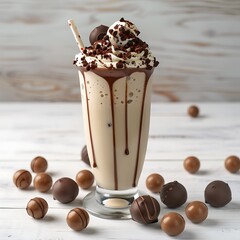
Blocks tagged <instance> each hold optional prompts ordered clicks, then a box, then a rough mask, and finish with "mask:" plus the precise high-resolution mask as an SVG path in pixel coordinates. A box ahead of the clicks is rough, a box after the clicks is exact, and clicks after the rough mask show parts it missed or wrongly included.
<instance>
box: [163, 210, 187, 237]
mask: <svg viewBox="0 0 240 240" xmlns="http://www.w3.org/2000/svg"><path fill="white" fill-rule="evenodd" d="M160 226H161V229H162V230H163V231H164V232H165V233H167V234H168V235H169V236H177V235H179V234H180V233H182V232H183V230H184V228H185V220H184V218H183V216H182V215H180V214H179V213H176V212H170V213H167V214H165V215H164V216H163V217H162V219H161V221H160Z"/></svg>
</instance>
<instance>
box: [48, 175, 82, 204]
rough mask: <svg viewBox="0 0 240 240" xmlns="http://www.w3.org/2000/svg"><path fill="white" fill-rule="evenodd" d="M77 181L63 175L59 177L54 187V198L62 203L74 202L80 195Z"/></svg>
mask: <svg viewBox="0 0 240 240" xmlns="http://www.w3.org/2000/svg"><path fill="white" fill-rule="evenodd" d="M78 192H79V188H78V185H77V183H76V182H75V181H74V180H72V179H71V178H67V177H63V178H60V179H58V180H57V181H56V182H55V183H54V184H53V187H52V194H53V199H54V200H55V199H56V200H58V201H59V202H61V203H69V202H72V201H73V200H74V199H75V198H76V197H77V195H78Z"/></svg>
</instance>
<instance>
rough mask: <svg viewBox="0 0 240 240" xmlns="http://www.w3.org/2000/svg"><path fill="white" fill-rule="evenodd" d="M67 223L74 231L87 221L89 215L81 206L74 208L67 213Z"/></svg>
mask: <svg viewBox="0 0 240 240" xmlns="http://www.w3.org/2000/svg"><path fill="white" fill-rule="evenodd" d="M66 221H67V224H68V226H69V227H70V228H72V229H73V230H75V231H81V230H83V229H84V228H86V227H87V225H88V223H89V215H88V213H87V211H86V210H84V209H83V208H74V209H72V210H71V211H70V212H69V213H68V215H67V219H66Z"/></svg>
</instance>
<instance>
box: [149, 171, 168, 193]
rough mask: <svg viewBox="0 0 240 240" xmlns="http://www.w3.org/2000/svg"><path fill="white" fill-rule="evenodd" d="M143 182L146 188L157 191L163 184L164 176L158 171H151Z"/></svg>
mask: <svg viewBox="0 0 240 240" xmlns="http://www.w3.org/2000/svg"><path fill="white" fill-rule="evenodd" d="M145 183H146V187H147V189H148V190H150V191H151V192H153V193H159V192H160V190H161V188H162V186H163V184H164V178H163V177H162V176H161V175H160V174H158V173H153V174H150V175H149V176H148V177H147V179H146V182H145Z"/></svg>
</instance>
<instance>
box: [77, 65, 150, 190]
mask: <svg viewBox="0 0 240 240" xmlns="http://www.w3.org/2000/svg"><path fill="white" fill-rule="evenodd" d="M80 71H81V73H82V75H83V78H84V84H85V92H86V104H87V114H88V126H89V134H90V140H91V149H92V153H93V167H97V162H96V156H95V151H94V144H93V138H94V136H92V131H91V119H90V112H89V111H90V110H89V103H88V94H87V92H88V91H87V85H86V79H85V74H84V72H85V71H87V70H86V69H84V68H80ZM91 71H92V72H93V73H95V74H96V75H98V76H100V77H102V78H104V79H105V80H106V82H107V83H108V86H109V90H110V99H111V115H112V138H113V171H114V189H115V190H118V189H119V187H118V169H117V154H116V148H117V147H118V146H116V133H115V130H116V127H117V126H115V113H114V89H113V85H114V83H115V81H117V80H119V79H120V78H123V77H125V78H126V85H125V104H124V106H125V109H124V112H125V149H124V150H123V152H124V154H125V155H131V153H130V150H129V142H128V131H129V128H128V118H129V116H128V81H129V79H130V75H131V74H133V73H136V72H143V73H144V74H145V80H144V88H143V91H144V92H143V97H142V104H141V112H140V121H139V123H140V124H139V131H138V146H137V154H136V158H135V159H131V161H135V169H134V173H133V183H132V187H136V185H137V175H138V171H139V158H140V146H141V138H142V125H143V116H144V105H145V97H146V90H147V85H148V80H149V78H150V76H151V74H152V72H153V69H151V70H147V69H130V68H128V69H118V70H116V69H111V70H107V69H92V70H91Z"/></svg>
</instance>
